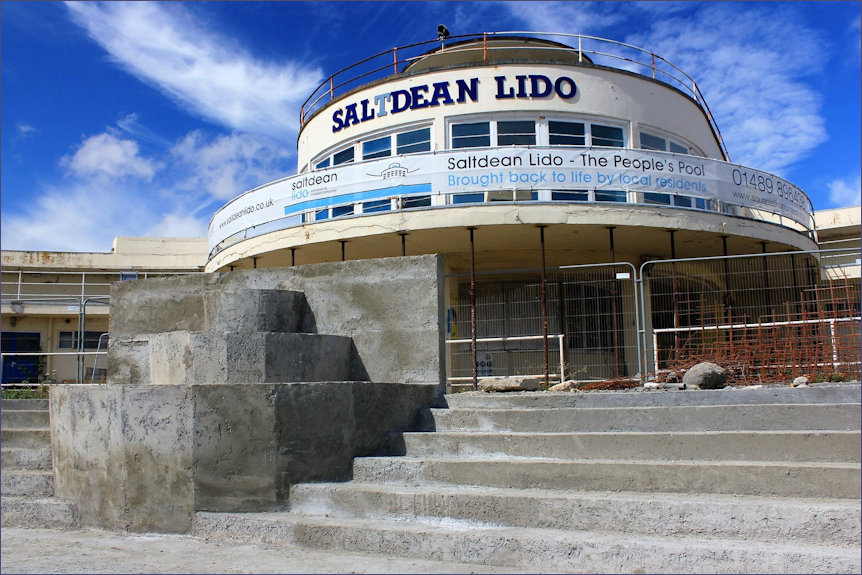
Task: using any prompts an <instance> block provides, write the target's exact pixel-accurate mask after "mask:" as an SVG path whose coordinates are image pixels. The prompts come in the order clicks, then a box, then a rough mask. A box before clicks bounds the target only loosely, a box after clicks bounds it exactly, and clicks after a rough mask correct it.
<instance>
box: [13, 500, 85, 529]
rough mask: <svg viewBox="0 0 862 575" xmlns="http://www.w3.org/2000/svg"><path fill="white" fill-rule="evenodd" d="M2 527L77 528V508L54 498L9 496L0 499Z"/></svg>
mask: <svg viewBox="0 0 862 575" xmlns="http://www.w3.org/2000/svg"><path fill="white" fill-rule="evenodd" d="M0 508H2V511H0V514H2V525H3V527H19V528H24V529H77V528H80V527H81V518H80V514H79V513H78V508H77V507H76V506H75V505H72V504H71V503H66V502H64V501H60V500H59V499H54V498H44V499H32V498H29V497H10V496H6V495H4V496H3V498H2V499H0Z"/></svg>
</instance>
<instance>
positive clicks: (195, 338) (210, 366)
mask: <svg viewBox="0 0 862 575" xmlns="http://www.w3.org/2000/svg"><path fill="white" fill-rule="evenodd" d="M149 365H150V382H151V383H152V384H153V385H213V384H223V383H273V382H291V381H350V380H356V379H359V378H360V377H362V376H365V375H367V374H366V373H365V371H364V369H363V368H362V366H361V365H358V364H357V361H356V354H355V352H354V348H353V342H352V341H351V340H350V338H347V337H341V336H332V335H319V334H300V333H236V332H227V333H226V332H198V333H193V332H184V331H181V332H169V333H158V334H152V335H151V336H150V357H149Z"/></svg>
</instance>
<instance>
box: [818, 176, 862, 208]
mask: <svg viewBox="0 0 862 575" xmlns="http://www.w3.org/2000/svg"><path fill="white" fill-rule="evenodd" d="M826 187H827V188H829V203H830V205H831V206H833V207H836V208H844V207H847V206H858V205H859V204H860V203H862V179H860V176H859V174H856V175H855V176H850V177H849V178H845V179H839V180H832V181H831V182H829V183H828V184H826Z"/></svg>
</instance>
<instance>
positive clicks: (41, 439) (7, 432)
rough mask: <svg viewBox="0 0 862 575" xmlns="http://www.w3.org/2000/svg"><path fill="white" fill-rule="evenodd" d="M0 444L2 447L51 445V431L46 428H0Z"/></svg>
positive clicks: (36, 447)
mask: <svg viewBox="0 0 862 575" xmlns="http://www.w3.org/2000/svg"><path fill="white" fill-rule="evenodd" d="M0 444H2V445H3V447H29V448H35V449H38V448H41V447H50V446H51V432H50V431H49V430H48V429H8V428H7V429H2V430H0Z"/></svg>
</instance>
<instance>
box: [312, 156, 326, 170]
mask: <svg viewBox="0 0 862 575" xmlns="http://www.w3.org/2000/svg"><path fill="white" fill-rule="evenodd" d="M314 167H315V168H316V169H318V170H319V169H321V168H328V167H329V158H326V159H325V160H323V161H322V162H318V163H317V164H315V165H314Z"/></svg>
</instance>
